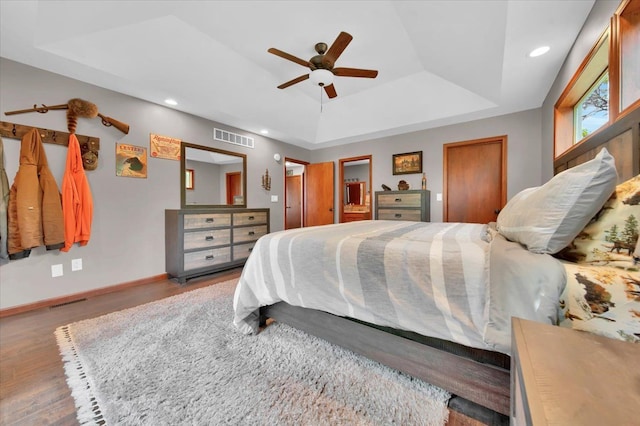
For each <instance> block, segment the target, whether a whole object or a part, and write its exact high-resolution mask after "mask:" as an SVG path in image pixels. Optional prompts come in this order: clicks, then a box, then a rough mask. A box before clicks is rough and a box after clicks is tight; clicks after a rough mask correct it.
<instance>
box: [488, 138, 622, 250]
mask: <svg viewBox="0 0 640 426" xmlns="http://www.w3.org/2000/svg"><path fill="white" fill-rule="evenodd" d="M617 181H618V174H617V172H616V165H615V160H614V158H613V157H612V156H611V154H609V152H608V151H607V150H606V148H602V150H601V151H600V152H599V153H598V155H597V156H596V157H595V158H594V159H593V160H590V161H587V162H586V163H583V164H580V165H579V166H576V167H573V168H571V169H568V170H565V171H563V172H562V173H559V174H557V175H556V176H554V177H553V178H552V179H551V180H550V181H548V182H547V183H545V184H544V185H542V186H539V187H536V188H527V189H525V190H523V191H521V192H520V193H518V194H517V195H516V196H515V197H513V198H512V199H511V200H509V202H508V203H507V205H506V206H505V207H504V209H502V211H501V212H500V214H499V215H498V219H497V229H498V232H500V233H501V234H502V235H503V236H504V237H505V238H507V239H508V240H511V241H516V242H519V243H520V244H523V245H524V246H526V247H527V249H528V250H529V251H531V252H534V253H549V254H553V253H557V252H559V251H560V250H562V249H563V248H565V247H566V246H567V245H568V244H569V243H570V242H571V241H572V240H573V239H574V238H575V237H576V236H577V235H578V234H579V233H580V231H581V230H582V229H583V228H584V227H585V226H586V225H587V223H588V222H589V220H591V218H592V217H593V216H595V214H596V213H598V211H599V210H600V208H601V207H602V206H603V205H604V203H605V202H606V201H607V199H609V196H611V194H612V193H613V191H614V190H615V188H616V184H617Z"/></svg>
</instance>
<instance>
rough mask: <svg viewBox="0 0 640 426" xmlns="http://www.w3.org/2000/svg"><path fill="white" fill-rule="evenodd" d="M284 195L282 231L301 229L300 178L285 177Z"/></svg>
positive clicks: (297, 176) (298, 176)
mask: <svg viewBox="0 0 640 426" xmlns="http://www.w3.org/2000/svg"><path fill="white" fill-rule="evenodd" d="M285 179H286V181H285V185H284V186H285V193H284V229H296V228H301V227H302V176H301V175H296V176H286V177H285Z"/></svg>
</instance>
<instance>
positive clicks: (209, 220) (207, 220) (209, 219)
mask: <svg viewBox="0 0 640 426" xmlns="http://www.w3.org/2000/svg"><path fill="white" fill-rule="evenodd" d="M205 222H207V223H213V218H212V217H208V218H206V219H205Z"/></svg>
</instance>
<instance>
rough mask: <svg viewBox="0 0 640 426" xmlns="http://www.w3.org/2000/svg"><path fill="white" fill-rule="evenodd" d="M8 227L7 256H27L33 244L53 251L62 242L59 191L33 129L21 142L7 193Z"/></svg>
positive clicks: (38, 133) (17, 257)
mask: <svg viewBox="0 0 640 426" xmlns="http://www.w3.org/2000/svg"><path fill="white" fill-rule="evenodd" d="M8 226H9V230H8V231H9V232H8V233H9V239H8V241H7V243H8V252H9V258H10V259H22V258H24V257H28V256H29V254H30V253H31V249H32V248H33V247H38V246H41V245H45V246H46V247H47V250H56V249H59V248H62V247H63V245H64V244H63V243H64V230H63V226H64V225H63V220H62V205H61V204H60V192H59V191H58V185H57V184H56V180H55V178H54V177H53V175H52V174H51V170H49V165H48V163H47V156H46V154H45V152H44V146H42V140H41V139H40V132H39V131H38V129H35V128H34V129H32V130H31V131H29V133H27V134H25V135H24V136H23V137H22V142H21V144H20V167H19V168H18V172H17V173H16V177H15V179H14V181H13V185H11V191H10V193H9V206H8Z"/></svg>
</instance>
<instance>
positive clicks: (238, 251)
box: [233, 241, 256, 261]
mask: <svg viewBox="0 0 640 426" xmlns="http://www.w3.org/2000/svg"><path fill="white" fill-rule="evenodd" d="M255 245H256V242H255V241H252V242H250V243H248V244H238V245H234V246H233V260H234V261H235V260H241V259H246V258H247V257H249V255H250V254H251V251H252V250H253V246H255Z"/></svg>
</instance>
